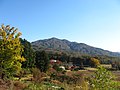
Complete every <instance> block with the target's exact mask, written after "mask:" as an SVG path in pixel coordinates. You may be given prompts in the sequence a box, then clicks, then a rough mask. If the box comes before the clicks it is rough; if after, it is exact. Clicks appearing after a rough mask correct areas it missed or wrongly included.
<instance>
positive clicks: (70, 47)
mask: <svg viewBox="0 0 120 90" xmlns="http://www.w3.org/2000/svg"><path fill="white" fill-rule="evenodd" d="M31 45H32V47H33V49H34V50H51V51H63V52H74V53H79V54H87V55H92V56H95V55H106V56H112V57H120V53H117V52H111V51H108V50H103V49H101V48H96V47H92V46H89V45H87V44H84V43H77V42H70V41H68V40H65V39H62V40H61V39H58V38H50V39H44V40H37V41H34V42H32V43H31Z"/></svg>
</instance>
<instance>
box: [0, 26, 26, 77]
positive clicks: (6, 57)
mask: <svg viewBox="0 0 120 90" xmlns="http://www.w3.org/2000/svg"><path fill="white" fill-rule="evenodd" d="M20 35H21V33H20V32H17V29H16V28H14V27H12V28H11V27H10V26H9V25H7V26H4V25H1V28H0V78H2V79H4V78H6V77H10V76H12V75H13V74H15V73H17V72H19V71H20V69H21V62H22V61H25V59H24V57H21V54H22V52H23V49H22V45H21V43H20V40H19V37H20Z"/></svg>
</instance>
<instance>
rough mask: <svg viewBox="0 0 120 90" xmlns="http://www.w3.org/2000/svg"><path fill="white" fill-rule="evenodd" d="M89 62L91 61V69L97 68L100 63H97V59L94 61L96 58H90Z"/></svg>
mask: <svg viewBox="0 0 120 90" xmlns="http://www.w3.org/2000/svg"><path fill="white" fill-rule="evenodd" d="M90 60H91V61H90V63H91V67H97V66H98V65H100V62H99V60H98V59H96V58H91V59H90Z"/></svg>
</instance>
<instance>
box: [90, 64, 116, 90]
mask: <svg viewBox="0 0 120 90" xmlns="http://www.w3.org/2000/svg"><path fill="white" fill-rule="evenodd" d="M113 79H114V76H113V75H112V73H111V72H110V71H108V70H106V69H105V68H104V67H101V66H99V67H98V70H97V71H96V72H95V73H94V74H93V75H92V76H91V77H89V85H90V87H91V88H92V89H100V90H103V89H104V90H108V89H111V88H115V85H114V84H113Z"/></svg>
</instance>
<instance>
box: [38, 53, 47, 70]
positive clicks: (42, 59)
mask: <svg viewBox="0 0 120 90" xmlns="http://www.w3.org/2000/svg"><path fill="white" fill-rule="evenodd" d="M36 67H37V68H39V69H40V71H41V72H46V71H47V70H48V68H49V58H48V55H47V53H46V52H45V51H41V52H40V51H36Z"/></svg>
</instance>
